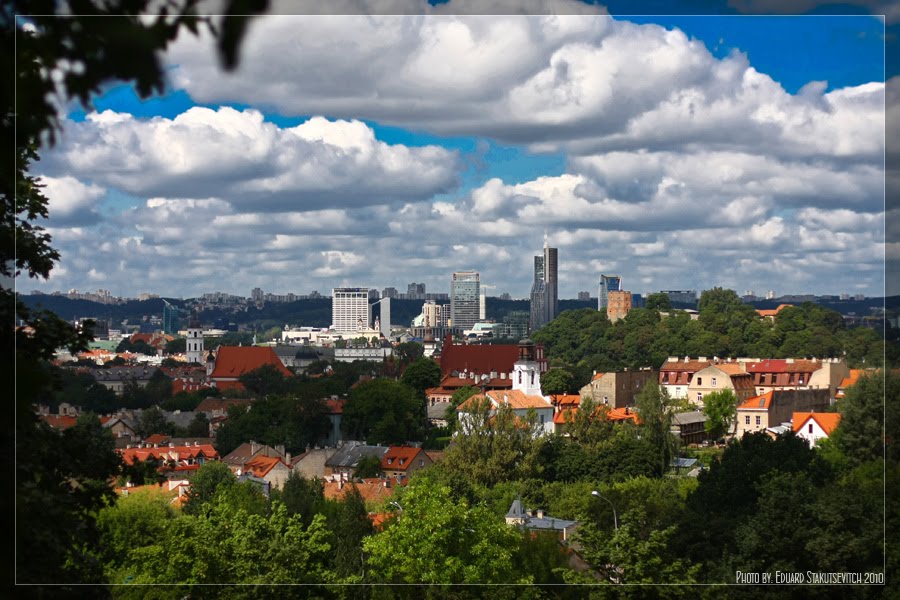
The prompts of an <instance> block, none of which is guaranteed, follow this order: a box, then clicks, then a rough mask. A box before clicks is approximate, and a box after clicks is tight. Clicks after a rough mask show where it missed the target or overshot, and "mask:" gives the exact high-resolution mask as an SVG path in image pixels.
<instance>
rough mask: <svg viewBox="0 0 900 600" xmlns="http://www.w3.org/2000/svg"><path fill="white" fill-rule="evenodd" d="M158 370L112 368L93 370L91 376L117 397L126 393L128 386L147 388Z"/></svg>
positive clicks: (153, 368)
mask: <svg viewBox="0 0 900 600" xmlns="http://www.w3.org/2000/svg"><path fill="white" fill-rule="evenodd" d="M157 370H158V369H157V368H155V367H110V368H108V369H91V375H92V376H93V377H94V379H96V380H97V383H99V384H101V385H102V386H104V387H105V388H107V389H109V390H112V391H113V392H115V394H116V395H117V396H121V395H122V394H124V393H125V387H126V386H127V385H136V386H138V387H141V388H144V387H147V384H148V383H150V378H151V377H153V375H154V374H155V373H156V371H157Z"/></svg>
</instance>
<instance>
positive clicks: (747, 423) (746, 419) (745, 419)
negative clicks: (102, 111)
mask: <svg viewBox="0 0 900 600" xmlns="http://www.w3.org/2000/svg"><path fill="white" fill-rule="evenodd" d="M749 424H750V415H747V416H746V417H744V425H749Z"/></svg>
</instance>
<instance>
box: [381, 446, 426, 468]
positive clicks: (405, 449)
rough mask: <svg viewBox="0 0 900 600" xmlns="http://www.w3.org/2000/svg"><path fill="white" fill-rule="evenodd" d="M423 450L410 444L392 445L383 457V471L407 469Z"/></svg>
mask: <svg viewBox="0 0 900 600" xmlns="http://www.w3.org/2000/svg"><path fill="white" fill-rule="evenodd" d="M420 452H422V449H421V448H410V447H409V446H391V447H390V448H388V451H387V452H385V453H384V456H382V457H381V470H382V471H405V470H407V469H408V468H409V467H410V465H412V464H413V461H414V460H415V458H416V456H418V455H419V453H420Z"/></svg>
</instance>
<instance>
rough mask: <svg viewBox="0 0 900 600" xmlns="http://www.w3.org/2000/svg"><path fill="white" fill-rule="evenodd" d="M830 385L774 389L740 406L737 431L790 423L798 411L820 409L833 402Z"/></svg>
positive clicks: (817, 410) (742, 432)
mask: <svg viewBox="0 0 900 600" xmlns="http://www.w3.org/2000/svg"><path fill="white" fill-rule="evenodd" d="M830 401H831V399H830V397H829V394H828V390H827V389H817V390H809V389H807V390H797V389H788V390H770V391H768V392H766V393H764V394H762V395H759V396H754V397H752V398H750V399H748V400H747V401H746V402H744V403H743V404H740V405H739V406H738V407H737V435H738V436H742V435H744V434H745V433H748V432H751V431H761V430H765V429H767V428H769V427H774V426H778V425H780V424H781V423H789V422H790V420H791V417H792V416H793V414H794V413H795V412H820V411H824V410H825V409H826V408H828V406H829V405H830Z"/></svg>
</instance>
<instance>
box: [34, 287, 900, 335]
mask: <svg viewBox="0 0 900 600" xmlns="http://www.w3.org/2000/svg"><path fill="white" fill-rule="evenodd" d="M19 299H20V300H22V302H24V303H25V305H26V306H28V307H29V308H42V309H46V310H50V311H53V312H54V313H56V314H57V315H59V316H60V317H62V318H63V319H66V320H69V321H71V320H73V319H76V318H97V319H109V320H111V321H113V322H114V323H115V324H118V323H120V322H121V321H122V320H123V319H128V322H129V323H132V324H136V323H139V322H140V321H141V319H142V318H143V317H145V316H150V315H157V316H161V315H162V311H163V299H162V298H154V299H152V300H131V301H129V302H126V303H124V304H101V303H99V302H91V301H90V300H70V299H69V298H66V297H63V296H51V295H46V294H38V295H21V296H19ZM166 300H167V301H168V302H170V303H171V304H173V305H174V306H178V307H180V308H183V307H185V306H186V305H187V304H188V303H189V301H185V300H178V299H171V298H167V299H166ZM886 300H887V302H885V299H884V298H868V299H866V300H832V301H823V302H820V304H821V305H822V306H825V307H827V308H830V309H832V310H835V311H837V312H839V313H841V314H844V315H849V314H856V315H858V316H864V315H868V314H870V313H871V312H872V309H873V308H881V307H884V306H885V305H887V308H888V310H891V309H893V310H895V311H896V310H898V309H900V296H891V297H889V298H887V299H886ZM423 303H424V302H423V301H422V300H398V299H393V300H391V322H392V323H394V324H395V325H404V326H407V325H409V324H410V322H411V321H412V320H413V319H414V318H415V317H416V316H417V315H418V314H419V313H420V312H421V311H422V304H423ZM751 304H752V306H753V307H754V308H762V309H765V308H776V307H777V306H778V304H779V303H778V302H777V301H772V300H760V301H757V302H752V303H751ZM596 306H597V300H596V299H591V300H560V301H559V310H560V312H562V311H564V310H576V309H579V308H596ZM677 306H678V307H681V308H686V307H687V306H686V305H685V306H681V305H677ZM485 309H486V312H487V318H488V319H493V320H495V321H498V322H500V321H502V320H503V317H505V316H506V315H507V314H509V313H510V312H512V311H526V312H528V311H529V310H530V303H529V301H528V300H500V299H499V298H488V299H487V305H486V307H485ZM375 310H376V311H377V310H378V309H377V308H376V309H375ZM185 319H186V317H185ZM200 319H201V320H202V321H203V322H204V323H209V324H213V323H216V324H219V325H220V326H221V324H223V323H224V324H227V323H234V324H235V325H255V326H256V327H257V328H268V327H273V326H279V327H281V326H284V325H286V324H288V325H303V326H308V327H328V326H329V325H330V324H331V300H330V299H328V298H318V299H309V300H297V301H295V302H284V303H277V304H276V303H268V304H266V305H265V306H263V308H262V309H257V308H256V307H255V306H252V305H251V306H247V307H244V308H241V309H240V310H237V311H235V310H229V309H214V310H206V311H203V312H201V313H200ZM183 320H184V319H183ZM117 322H118V323H117ZM182 325H183V324H182Z"/></svg>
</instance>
